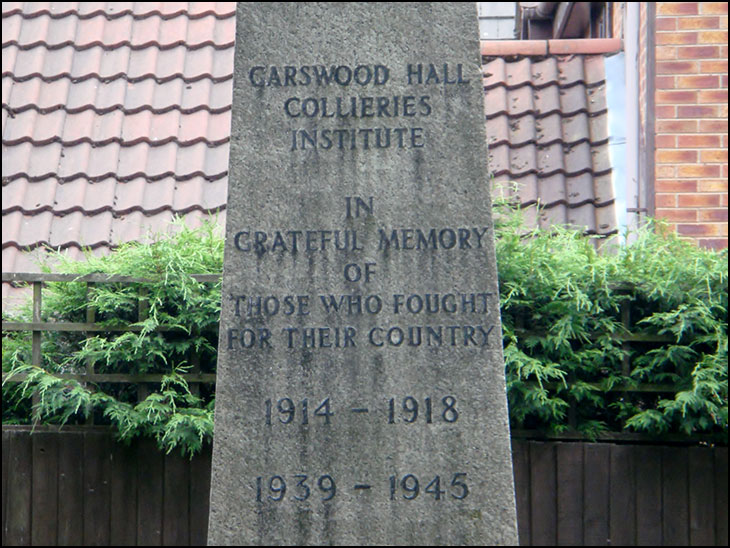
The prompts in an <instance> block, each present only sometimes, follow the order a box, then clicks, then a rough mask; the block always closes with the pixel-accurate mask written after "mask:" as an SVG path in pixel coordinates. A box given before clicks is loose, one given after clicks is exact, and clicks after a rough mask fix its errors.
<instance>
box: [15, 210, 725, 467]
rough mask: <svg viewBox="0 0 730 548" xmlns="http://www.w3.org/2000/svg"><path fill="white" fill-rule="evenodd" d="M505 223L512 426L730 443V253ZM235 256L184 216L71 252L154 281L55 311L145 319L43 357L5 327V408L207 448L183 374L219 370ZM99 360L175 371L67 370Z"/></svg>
mask: <svg viewBox="0 0 730 548" xmlns="http://www.w3.org/2000/svg"><path fill="white" fill-rule="evenodd" d="M496 234H497V240H496V244H497V260H498V263H499V264H498V266H499V277H500V282H499V283H500V293H501V307H502V322H503V329H504V353H505V363H506V373H507V390H508V399H509V406H510V416H511V421H512V427H513V428H528V429H541V430H545V431H548V432H551V433H561V432H565V431H567V430H569V429H577V430H579V431H581V432H583V433H584V434H587V435H588V436H598V435H600V434H601V433H602V432H607V431H610V432H621V431H626V430H629V431H635V432H642V433H645V434H647V435H650V436H660V435H662V434H667V433H675V434H676V433H683V434H687V435H690V434H698V433H701V434H709V435H713V436H715V439H717V440H719V441H723V442H724V443H727V432H728V427H727V421H728V416H727V399H728V391H727V346H728V343H727V340H728V339H727V305H728V291H727V275H728V267H727V251H722V252H715V251H709V250H703V249H699V248H697V247H695V246H694V245H692V244H690V243H687V242H684V241H681V240H680V239H679V238H677V237H676V236H674V235H673V234H670V233H668V232H667V231H665V230H663V229H662V227H661V226H658V225H651V226H649V227H645V228H644V229H641V230H640V231H639V232H638V233H637V234H635V235H634V241H633V243H631V244H630V245H625V246H619V245H616V244H614V243H612V242H611V241H607V242H601V243H600V244H599V243H598V240H597V239H595V238H590V237H586V236H584V235H582V234H580V233H578V232H576V231H573V230H569V229H565V228H560V227H552V228H551V229H550V230H532V231H528V230H526V229H525V227H524V225H523V224H522V223H521V220H520V218H519V215H503V216H500V222H498V223H497V230H496ZM598 245H602V246H603V248H604V249H602V251H601V252H600V253H599V252H598V251H597V246H598ZM611 246H613V247H611ZM222 266H223V238H222V237H221V235H220V234H218V233H217V232H216V228H215V225H214V224H208V225H204V226H203V227H202V228H200V229H196V230H192V229H189V228H187V227H185V226H184V224H182V223H178V224H177V226H176V228H175V230H173V231H171V232H170V233H168V234H165V235H162V236H160V237H159V238H158V240H157V241H156V242H154V243H153V244H150V245H142V244H135V243H131V244H125V245H123V246H121V247H120V248H118V249H117V250H116V251H115V252H114V253H112V254H111V255H108V256H105V257H97V256H94V255H93V254H91V253H89V255H88V256H87V258H86V261H83V262H75V261H69V260H66V259H63V256H59V257H58V263H57V264H56V266H54V271H56V272H69V273H78V274H86V273H91V272H103V273H105V274H119V275H125V276H134V277H138V278H142V277H143V278H147V279H150V280H153V281H152V282H151V283H132V284H121V283H99V284H95V285H94V286H93V287H92V288H91V290H90V292H89V294H88V295H87V289H86V284H85V283H81V282H70V283H69V282H55V283H49V284H47V288H46V290H45V291H44V302H43V311H44V318H43V320H44V321H66V322H68V321H72V322H83V321H85V318H86V307H87V301H88V302H89V303H90V304H91V305H92V306H93V307H94V309H95V311H96V320H97V321H98V322H102V323H104V324H105V325H108V326H112V325H125V324H130V323H131V324H133V325H137V326H139V328H140V330H139V331H136V332H122V333H119V332H100V333H96V334H91V333H90V334H81V333H73V332H46V333H44V335H43V346H42V359H43V363H42V366H41V367H35V366H33V365H30V361H31V360H30V354H31V343H30V333H27V332H26V333H22V332H4V333H3V373H4V381H3V422H4V423H6V424H7V423H18V422H20V423H23V422H26V423H27V422H34V423H37V422H45V423H52V424H53V423H55V424H65V423H74V422H77V423H83V422H84V421H85V420H86V418H87V417H88V416H90V415H91V414H93V415H94V417H95V422H96V423H102V424H103V423H104V422H106V423H107V424H111V425H113V427H114V428H115V430H116V432H117V433H118V436H119V438H120V439H122V440H131V439H133V438H135V437H139V436H151V437H154V438H155V439H156V440H157V442H158V445H159V447H160V448H161V449H163V450H165V451H167V452H170V451H172V450H175V449H177V450H180V451H182V452H183V453H185V454H188V455H190V456H192V455H193V454H194V453H196V452H197V451H199V450H200V448H201V447H202V446H203V444H204V443H206V442H208V441H210V439H211V438H212V434H213V407H214V394H213V393H212V391H211V388H210V387H208V389H207V391H206V388H205V385H201V389H200V391H199V392H197V391H193V390H191V388H190V387H189V385H188V383H187V382H186V380H185V376H184V373H185V372H186V371H188V370H189V369H190V367H191V365H192V364H193V363H196V364H197V363H199V366H200V371H201V372H203V373H210V372H214V371H215V361H216V352H217V341H218V338H217V330H218V320H219V316H220V299H221V293H220V282H218V283H199V282H197V281H195V280H194V279H193V278H191V277H190V274H192V273H195V274H205V273H211V274H220V272H222ZM140 295H142V299H140ZM140 300H141V301H142V302H140ZM140 306H141V307H142V309H143V310H144V311H145V312H144V314H143V317H142V319H141V320H140V319H139V310H140ZM29 317H30V313H29V312H28V311H26V312H25V320H26V321H27V319H28V318H29ZM627 317H628V320H629V321H628V326H627V325H626V319H627ZM4 319H6V318H4ZM630 334H632V336H633V339H634V340H632V341H631V342H630V343H628V344H627V337H628V336H629V335H630ZM657 339H659V340H657ZM90 364H93V366H94V370H95V372H97V373H124V374H129V375H134V374H143V373H157V374H162V375H164V377H163V381H162V382H161V383H158V384H157V385H150V386H151V387H152V388H153V390H152V391H151V393H149V394H148V395H146V396H145V397H143V398H142V399H141V400H138V391H137V387H136V386H135V385H124V384H116V383H114V384H113V383H96V384H92V383H81V382H78V381H74V380H68V379H61V378H59V377H57V376H56V374H59V373H78V372H83V371H84V370H85V369H86V368H87V367H88V366H89V365H90ZM20 373H24V374H25V377H24V379H23V380H22V381H20V382H9V381H11V380H12V378H13V376H16V375H18V374H20ZM6 374H7V375H6ZM647 385H650V387H649V388H647ZM33 394H35V404H33V405H31V396H32V395H33Z"/></svg>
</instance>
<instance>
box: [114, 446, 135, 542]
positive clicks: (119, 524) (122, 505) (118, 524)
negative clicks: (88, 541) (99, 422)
mask: <svg viewBox="0 0 730 548" xmlns="http://www.w3.org/2000/svg"><path fill="white" fill-rule="evenodd" d="M111 457H112V462H111V500H112V515H111V520H110V523H109V537H110V539H111V544H112V545H114V546H135V545H136V544H137V460H138V459H137V451H136V448H135V447H134V446H126V445H122V444H119V443H115V444H113V446H112V449H111Z"/></svg>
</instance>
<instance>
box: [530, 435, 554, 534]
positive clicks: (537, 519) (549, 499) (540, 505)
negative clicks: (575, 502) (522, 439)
mask: <svg viewBox="0 0 730 548" xmlns="http://www.w3.org/2000/svg"><path fill="white" fill-rule="evenodd" d="M530 479H531V481H530V516H531V522H530V529H531V536H532V545H533V546H552V545H555V544H556V542H557V504H556V495H557V489H556V473H555V444H554V443H542V442H532V443H530Z"/></svg>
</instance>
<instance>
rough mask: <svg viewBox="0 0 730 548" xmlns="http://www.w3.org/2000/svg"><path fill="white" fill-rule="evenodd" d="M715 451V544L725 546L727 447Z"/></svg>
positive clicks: (717, 448)
mask: <svg viewBox="0 0 730 548" xmlns="http://www.w3.org/2000/svg"><path fill="white" fill-rule="evenodd" d="M714 453H715V545H716V546H727V464H728V463H727V447H716V448H715V449H714Z"/></svg>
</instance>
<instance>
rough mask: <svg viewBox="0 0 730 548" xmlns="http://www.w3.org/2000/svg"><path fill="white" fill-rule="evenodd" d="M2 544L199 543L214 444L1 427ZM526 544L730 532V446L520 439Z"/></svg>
mask: <svg viewBox="0 0 730 548" xmlns="http://www.w3.org/2000/svg"><path fill="white" fill-rule="evenodd" d="M2 444H3V464H2V466H3V476H2V505H3V506H2V507H3V514H2V519H3V545H5V546H9V545H50V546H53V545H183V546H185V545H201V544H205V540H206V534H207V526H208V492H209V487H210V462H211V460H210V449H208V450H206V451H204V452H203V453H202V454H201V455H199V456H197V457H195V458H194V459H192V460H187V459H184V458H181V457H179V456H176V455H163V454H161V453H160V452H159V451H157V450H156V448H155V447H154V443H151V442H149V441H140V442H137V443H134V444H132V445H130V446H129V447H125V446H122V445H119V444H117V443H115V442H114V441H113V439H112V435H111V433H110V432H109V431H108V430H106V429H104V428H101V427H68V428H64V429H63V431H62V432H58V431H57V430H55V429H50V428H41V429H40V430H37V431H36V432H35V433H33V434H32V435H31V429H30V427H12V426H4V427H3V442H2ZM512 447H513V462H514V475H515V488H516V495H517V515H518V523H519V532H520V541H521V544H522V545H525V546H527V545H561V546H563V545H590V546H594V545H595V546H599V545H608V544H613V545H623V544H625V545H717V546H726V545H727V542H728V534H727V522H728V502H727V492H728V478H727V471H728V460H727V457H728V454H727V447H714V448H711V447H700V446H691V447H687V446H652V445H626V444H610V443H586V442H570V443H568V442H540V441H528V440H519V439H513V442H512Z"/></svg>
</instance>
